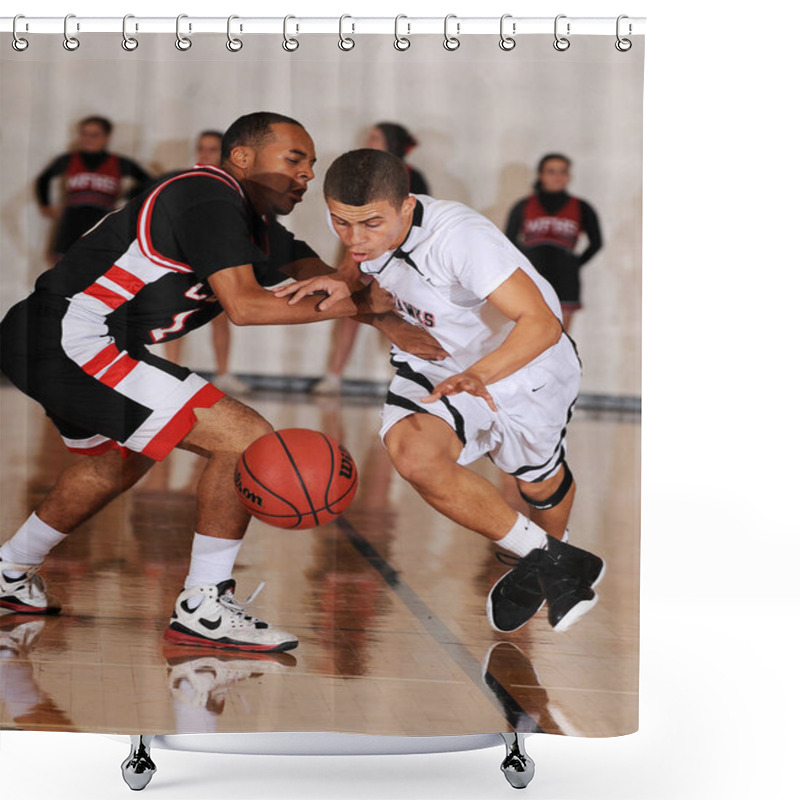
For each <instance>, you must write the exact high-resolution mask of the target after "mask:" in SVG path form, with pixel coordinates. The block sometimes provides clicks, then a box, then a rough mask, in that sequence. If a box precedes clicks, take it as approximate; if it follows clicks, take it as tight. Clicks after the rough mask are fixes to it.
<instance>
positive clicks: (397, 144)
mask: <svg viewBox="0 0 800 800" xmlns="http://www.w3.org/2000/svg"><path fill="white" fill-rule="evenodd" d="M375 127H376V128H377V129H378V130H379V131H380V132H381V133H382V134H383V138H384V139H386V149H387V150H388V151H389V152H390V153H391V154H392V155H393V156H397V157H398V158H405V157H406V156H407V155H408V154H409V153H410V152H411V151H412V150H413V149H414V148H415V147H416V146H417V144H418V142H417V140H416V139H415V138H414V137H413V136H412V135H411V133H410V131H409V130H408V128H406V127H405V126H404V125H400V124H398V123H397V122H379V123H378V124H377V125H376V126H375Z"/></svg>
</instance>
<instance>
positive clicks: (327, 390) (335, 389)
mask: <svg viewBox="0 0 800 800" xmlns="http://www.w3.org/2000/svg"><path fill="white" fill-rule="evenodd" d="M341 391H342V379H341V378H340V377H339V376H338V375H326V376H325V377H324V378H321V379H320V380H318V381H317V382H316V383H315V384H314V385H313V386H312V387H311V394H322V395H325V394H341Z"/></svg>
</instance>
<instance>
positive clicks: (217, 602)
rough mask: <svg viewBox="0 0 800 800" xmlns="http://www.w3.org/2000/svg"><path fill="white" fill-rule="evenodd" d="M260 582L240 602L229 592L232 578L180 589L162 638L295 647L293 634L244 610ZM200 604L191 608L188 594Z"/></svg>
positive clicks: (230, 646)
mask: <svg viewBox="0 0 800 800" xmlns="http://www.w3.org/2000/svg"><path fill="white" fill-rule="evenodd" d="M263 585H264V584H263V583H262V584H260V585H259V587H258V588H257V589H256V591H255V592H253V594H252V595H250V597H248V598H247V600H246V601H245V602H244V603H240V602H239V601H238V600H236V598H235V597H234V596H233V592H234V590H235V589H236V582H235V581H234V580H232V579H231V580H227V581H223V582H222V583H218V584H216V585H215V584H207V585H205V586H195V587H193V588H191V589H184V590H183V591H182V592H181V593H180V594H179V595H178V599H177V600H176V601H175V610H174V612H173V614H172V620H171V622H170V624H169V627H168V628H167V631H166V633H165V634H164V639H166V641H168V642H172V643H173V644H187V645H196V646H197V645H199V646H201V647H214V648H221V649H225V650H252V651H256V652H272V653H280V652H283V651H285V650H292V649H294V648H295V647H297V637H296V636H294V635H293V634H291V633H287V632H286V631H281V630H278V629H277V628H274V627H272V625H270V624H269V623H268V622H264V621H263V620H260V619H257V618H256V617H253V616H251V615H250V614H247V613H246V612H245V606H247V605H248V604H249V603H251V602H252V600H253V599H254V598H255V596H256V595H257V594H258V593H259V592H260V591H261V589H262V587H263ZM198 597H199V598H200V604H199V605H197V606H195V607H194V608H192V606H193V605H194V604H193V603H191V602H189V601H190V600H191V599H192V598H198Z"/></svg>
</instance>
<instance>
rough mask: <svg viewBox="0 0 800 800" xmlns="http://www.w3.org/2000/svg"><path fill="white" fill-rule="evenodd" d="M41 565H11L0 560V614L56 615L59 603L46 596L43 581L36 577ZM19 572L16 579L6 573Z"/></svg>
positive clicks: (38, 576) (59, 608) (59, 609)
mask: <svg viewBox="0 0 800 800" xmlns="http://www.w3.org/2000/svg"><path fill="white" fill-rule="evenodd" d="M40 567H41V565H39V564H37V565H35V566H32V565H30V564H11V563H10V562H8V561H3V560H2V559H0V612H3V611H5V612H6V613H8V612H9V611H13V612H16V613H17V614H58V612H59V611H61V603H59V602H58V600H56V599H55V598H54V597H51V596H49V595H48V594H47V589H46V587H45V583H44V580H42V577H41V576H40V575H37V573H38V572H39V569H40ZM12 572H21V573H22V575H20V576H19V577H17V578H12V577H9V575H8V574H7V573H12Z"/></svg>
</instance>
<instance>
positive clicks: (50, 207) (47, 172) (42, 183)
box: [35, 153, 69, 219]
mask: <svg viewBox="0 0 800 800" xmlns="http://www.w3.org/2000/svg"><path fill="white" fill-rule="evenodd" d="M67 164H69V154H68V153H67V154H64V155H62V156H59V157H58V158H57V159H55V161H52V162H51V163H50V165H49V166H48V167H47V168H46V169H44V170H43V171H42V172H41V173H39V175H38V177H37V178H36V186H35V191H36V201H37V202H38V204H39V209H40V210H41V212H42V214H44V215H45V216H46V217H50V218H51V219H58V217H60V216H61V211H62V206H61V203H51V202H50V182H51V181H52V180H53V178H57V177H58V176H59V175H63V174H64V173H65V172H66V171H67Z"/></svg>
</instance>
